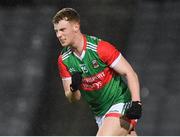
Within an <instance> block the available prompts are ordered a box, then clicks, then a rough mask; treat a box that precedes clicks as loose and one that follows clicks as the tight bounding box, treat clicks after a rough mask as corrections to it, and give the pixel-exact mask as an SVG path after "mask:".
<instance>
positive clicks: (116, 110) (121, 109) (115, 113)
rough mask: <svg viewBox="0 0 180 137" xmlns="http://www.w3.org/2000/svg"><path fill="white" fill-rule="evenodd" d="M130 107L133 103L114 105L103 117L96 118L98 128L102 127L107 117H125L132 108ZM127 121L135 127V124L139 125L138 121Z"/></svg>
mask: <svg viewBox="0 0 180 137" xmlns="http://www.w3.org/2000/svg"><path fill="white" fill-rule="evenodd" d="M130 105H131V102H127V103H118V104H114V105H112V106H111V108H110V109H109V110H108V111H107V112H106V114H104V115H103V116H95V119H96V123H97V125H98V127H100V126H101V125H102V123H103V121H104V119H105V118H106V117H118V118H120V117H121V116H122V115H124V113H125V111H126V110H127V109H128V108H129V107H130ZM127 121H128V122H129V123H130V124H132V125H133V126H135V124H136V123H137V120H130V119H127Z"/></svg>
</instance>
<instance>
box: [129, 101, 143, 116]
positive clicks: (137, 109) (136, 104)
mask: <svg viewBox="0 0 180 137" xmlns="http://www.w3.org/2000/svg"><path fill="white" fill-rule="evenodd" d="M141 115H142V105H141V102H140V101H132V104H131V107H130V108H129V109H128V110H127V111H126V117H127V118H129V119H139V118H140V117H141Z"/></svg>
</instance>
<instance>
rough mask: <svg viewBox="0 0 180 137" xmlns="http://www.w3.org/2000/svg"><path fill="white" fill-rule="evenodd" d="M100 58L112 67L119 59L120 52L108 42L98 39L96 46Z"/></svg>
mask: <svg viewBox="0 0 180 137" xmlns="http://www.w3.org/2000/svg"><path fill="white" fill-rule="evenodd" d="M97 52H98V55H99V57H100V59H101V60H102V61H103V62H104V63H105V64H107V65H108V66H110V67H111V68H113V67H114V66H115V65H116V64H117V63H118V61H119V60H120V57H121V53H120V52H119V51H118V50H117V49H116V48H115V47H114V46H113V45H112V44H110V43H109V42H106V41H100V42H99V43H98V48H97Z"/></svg>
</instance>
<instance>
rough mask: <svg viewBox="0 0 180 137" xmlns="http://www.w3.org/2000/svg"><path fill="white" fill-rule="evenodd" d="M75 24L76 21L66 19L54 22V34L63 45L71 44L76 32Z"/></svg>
mask: <svg viewBox="0 0 180 137" xmlns="http://www.w3.org/2000/svg"><path fill="white" fill-rule="evenodd" d="M76 25H77V23H74V22H69V21H66V20H60V21H59V22H58V23H57V24H54V30H55V32H56V36H57V38H58V39H59V41H60V43H61V45H62V46H63V47H66V46H69V45H71V44H73V40H74V37H75V35H76V32H77V27H76Z"/></svg>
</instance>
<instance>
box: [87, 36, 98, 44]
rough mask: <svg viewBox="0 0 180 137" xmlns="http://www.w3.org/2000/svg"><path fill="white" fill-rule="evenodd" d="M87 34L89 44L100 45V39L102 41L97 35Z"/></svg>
mask: <svg viewBox="0 0 180 137" xmlns="http://www.w3.org/2000/svg"><path fill="white" fill-rule="evenodd" d="M85 36H86V39H87V43H88V44H93V45H98V43H99V41H101V39H99V38H98V37H95V36H90V35H85Z"/></svg>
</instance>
